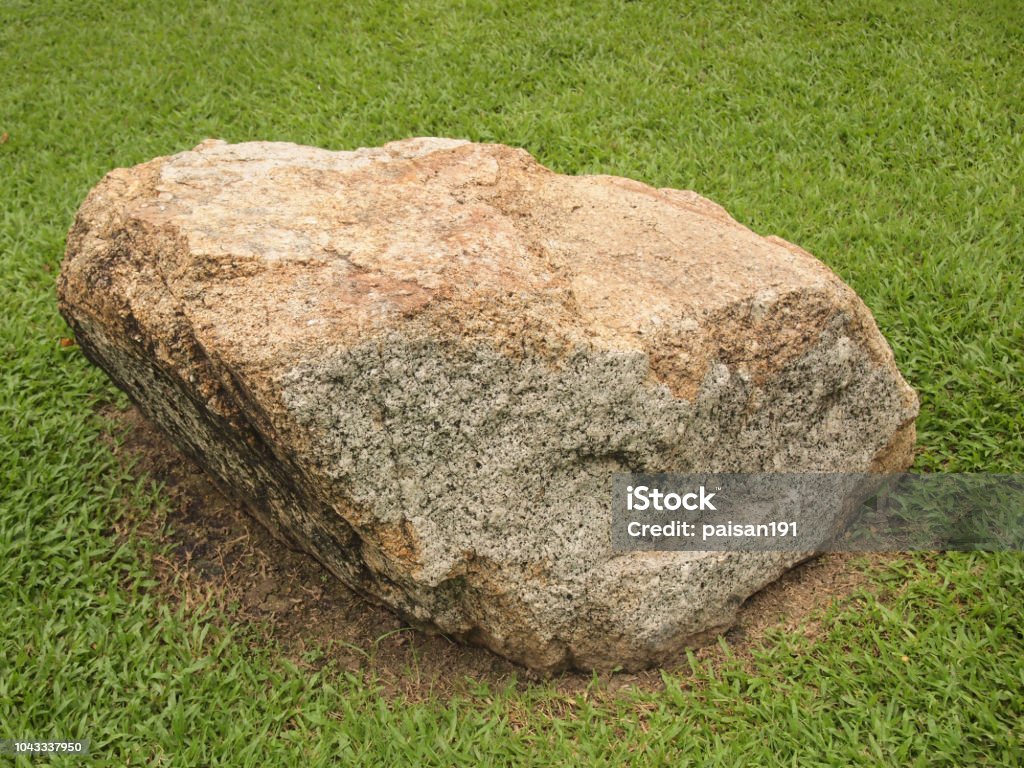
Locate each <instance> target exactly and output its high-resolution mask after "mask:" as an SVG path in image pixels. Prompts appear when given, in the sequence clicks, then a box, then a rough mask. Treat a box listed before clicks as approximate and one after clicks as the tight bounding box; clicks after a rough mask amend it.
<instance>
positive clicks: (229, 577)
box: [103, 407, 897, 700]
mask: <svg viewBox="0 0 1024 768" xmlns="http://www.w3.org/2000/svg"><path fill="white" fill-rule="evenodd" d="M103 415H104V416H105V417H106V418H108V419H111V420H112V421H113V423H114V425H115V427H114V429H112V430H111V431H110V433H109V439H110V443H111V446H112V450H113V451H114V452H115V454H116V455H117V456H118V458H119V460H120V461H121V462H122V464H123V465H124V466H126V467H129V468H130V470H131V472H132V474H133V475H134V476H135V477H137V478H148V479H150V480H151V481H153V482H154V483H156V484H158V485H159V486H161V487H162V489H163V492H164V493H165V494H166V496H167V497H168V499H169V501H170V504H169V506H168V507H167V508H166V509H161V508H156V507H154V508H152V509H150V510H141V511H140V514H141V515H142V517H141V518H136V519H133V524H132V526H131V528H132V531H133V532H134V535H136V536H141V537H143V538H144V539H146V540H148V541H150V542H151V543H153V544H154V545H156V546H155V549H156V551H157V552H158V554H156V555H154V559H153V567H154V577H155V579H156V581H157V585H158V586H157V587H156V590H157V592H158V594H160V595H161V596H162V597H163V598H164V599H166V600H168V602H171V603H174V604H178V603H180V602H185V603H186V604H195V603H196V602H202V603H210V602H213V603H215V604H217V605H218V606H220V607H222V608H223V609H224V611H225V613H226V615H227V616H228V617H229V619H230V621H231V622H232V623H233V624H234V626H235V629H236V630H241V631H242V634H243V635H244V636H246V637H248V638H249V641H250V642H252V643H255V644H268V643H272V644H276V645H277V646H278V647H279V648H280V649H281V650H282V651H283V652H284V653H285V654H286V655H287V656H288V657H289V658H291V659H292V660H293V661H295V662H297V663H299V664H300V666H307V667H309V666H311V665H312V666H316V667H322V666H324V665H326V664H332V665H334V666H336V667H337V668H340V669H343V670H345V671H348V672H351V673H354V674H357V675H363V676H367V677H372V678H373V679H375V680H376V681H377V682H378V683H379V684H380V685H381V686H382V687H383V689H384V690H385V691H386V692H387V693H389V694H392V695H395V696H402V697H405V698H407V699H411V700H422V699H426V698H429V697H432V696H441V697H449V696H452V695H457V694H460V693H465V692H467V691H468V690H469V689H471V688H472V687H473V686H475V685H476V684H478V683H485V684H488V685H490V686H491V687H502V686H505V685H508V684H514V685H516V686H519V687H522V686H530V685H535V684H539V683H543V684H547V685H554V686H555V687H556V688H557V689H558V690H559V691H561V692H564V693H566V694H569V695H571V694H575V693H579V692H582V691H584V690H592V688H593V684H594V676H593V675H590V674H586V673H582V672H565V673H562V674H560V675H558V676H557V677H555V678H550V679H548V678H545V677H544V676H542V675H539V674H537V673H535V672H532V671H531V670H529V669H526V668H524V667H521V666H519V665H517V664H515V663H513V662H511V661H509V660H507V659H505V658H502V657H501V656H498V655H497V654H494V653H492V652H490V651H488V650H485V649H483V648H480V647H475V646H467V645H463V644H460V643H456V642H454V641H452V640H449V639H448V638H446V637H444V636H443V635H437V634H428V633H425V632H422V631H420V630H418V629H415V628H413V627H410V626H408V625H407V624H405V623H404V622H403V621H402V620H401V619H400V618H399V617H398V616H397V615H396V614H394V613H393V612H392V611H391V610H389V609H388V608H385V607H383V606H380V605H376V604H374V603H372V602H370V601H368V600H367V599H365V598H364V597H363V596H361V595H359V594H357V593H356V592H354V591H353V590H351V589H350V588H348V587H347V586H346V585H345V584H343V583H342V582H340V581H339V580H338V579H337V578H335V577H334V576H333V575H332V574H330V573H329V572H328V571H327V570H326V569H325V568H324V567H323V566H322V565H320V563H318V562H317V561H316V560H315V559H314V558H313V557H312V556H310V555H308V554H305V553H303V552H300V551H296V550H294V549H291V548H289V547H287V546H286V545H284V544H282V543H281V542H280V541H278V540H277V539H276V538H274V537H273V536H272V535H271V534H270V532H269V531H268V530H267V529H266V528H265V527H264V526H263V525H261V524H260V523H259V522H257V521H256V520H255V519H254V518H253V517H251V516H250V515H249V514H248V513H247V512H246V509H245V506H244V505H243V504H241V503H239V502H237V501H235V500H232V499H230V498H228V497H227V496H225V495H224V494H223V493H222V492H221V490H220V489H219V488H218V487H217V486H216V485H215V484H214V483H213V481H212V479H211V478H210V477H209V476H208V475H207V474H206V473H205V472H203V470H202V469H200V468H199V467H198V466H197V465H196V464H195V463H194V462H192V461H191V460H190V459H188V458H187V457H186V456H184V455H183V454H182V453H181V452H180V451H178V449H177V448H175V447H174V445H173V444H172V443H171V442H170V441H169V440H168V439H167V438H166V437H165V436H164V435H163V434H162V433H161V432H160V430H159V429H158V428H157V427H156V426H154V425H153V424H152V423H151V422H149V421H148V420H147V419H146V418H145V417H144V416H142V414H141V413H140V412H139V411H138V410H137V409H136V408H134V407H131V408H128V409H126V410H120V409H113V408H110V409H107V410H106V411H105V412H104V413H103ZM121 535H128V533H127V531H125V530H121ZM896 557H897V555H893V554H883V553H875V554H871V555H870V556H865V555H860V554H849V553H829V554H826V555H823V556H821V557H819V558H817V559H815V560H811V561H808V562H805V563H803V564H802V565H799V566H797V567H796V568H794V569H792V570H791V571H789V572H788V573H786V574H785V575H784V576H783V577H782V578H780V579H779V580H777V581H776V582H774V583H772V584H770V585H769V586H768V587H766V588H765V589H763V590H761V591H760V592H758V593H756V594H755V595H753V596H752V597H751V598H750V599H749V600H747V602H746V603H745V604H744V605H743V607H742V608H741V610H740V613H739V617H738V620H737V622H736V624H735V625H734V626H733V627H732V628H731V629H729V630H728V631H727V632H726V633H725V635H724V639H725V641H726V644H727V645H728V648H729V653H730V654H731V655H733V656H741V657H742V656H745V655H748V654H749V653H750V651H751V650H752V649H753V648H755V647H756V646H757V645H758V644H760V643H763V642H764V641H765V635H766V633H767V632H768V631H769V630H771V629H775V628H782V629H784V630H786V631H803V632H804V633H805V634H808V635H809V636H813V635H814V633H815V632H816V631H817V628H816V623H815V622H814V621H813V616H814V614H816V613H817V612H818V611H820V610H822V609H824V608H826V607H827V606H828V605H829V604H830V603H832V602H833V601H836V600H842V599H843V598H846V597H849V596H850V595H852V594H854V593H855V592H856V591H858V590H859V589H861V588H862V587H864V586H866V585H867V584H868V583H869V580H870V571H871V570H872V569H873V568H874V567H877V566H880V565H882V564H884V563H885V562H887V561H889V560H892V559H895V558H896ZM865 559H867V563H866V566H867V567H863V566H864V562H863V561H865ZM858 562H860V565H858ZM311 652H312V654H311ZM696 655H697V658H698V660H700V661H702V662H708V663H712V664H714V663H716V662H719V661H721V660H723V659H724V652H723V650H722V649H721V647H720V646H719V645H710V646H707V647H705V648H702V649H699V650H698V651H697V652H696ZM310 658H315V659H316V661H315V662H310V661H309V659H310ZM664 669H667V670H668V671H670V672H682V673H683V674H686V673H687V672H688V670H689V665H688V662H687V658H686V653H685V649H682V648H681V649H680V653H679V658H678V660H677V662H676V663H674V664H669V665H666V666H665V667H664ZM598 682H599V688H600V689H601V690H603V691H605V692H608V693H614V692H615V691H618V690H621V689H623V688H627V687H637V688H641V689H645V690H657V689H660V688H661V687H662V678H661V670H658V669H652V670H647V671H644V672H639V673H605V674H601V675H598Z"/></svg>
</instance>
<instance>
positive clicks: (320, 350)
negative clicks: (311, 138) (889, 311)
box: [59, 138, 917, 670]
mask: <svg viewBox="0 0 1024 768" xmlns="http://www.w3.org/2000/svg"><path fill="white" fill-rule="evenodd" d="M59 295H60V308H61V312H62V313H63V314H64V316H65V318H66V319H67V321H68V322H69V324H70V325H71V327H72V328H73V330H74V332H75V335H76V337H77V339H78V341H79V343H80V344H81V347H82V350H83V351H84V352H85V354H86V355H87V356H88V358H89V359H90V360H92V361H93V362H95V363H96V364H97V365H99V366H101V367H102V368H103V369H104V370H105V371H106V372H107V373H108V374H109V375H110V376H111V378H112V379H113V380H114V381H115V382H116V383H117V384H118V385H119V386H120V387H121V388H123V389H124V390H125V391H126V392H127V393H128V394H129V395H130V396H131V397H132V399H133V400H134V401H135V402H136V403H137V404H138V405H139V407H140V408H141V409H142V410H143V411H144V412H145V413H146V414H147V415H148V416H149V417H150V418H152V420H154V421H155V422H156V423H157V424H159V425H160V426H161V427H162V428H163V429H164V430H166V431H167V433H168V434H169V435H170V436H171V438H173V440H174V441H175V442H176V443H177V444H178V445H179V446H180V447H181V448H182V449H184V450H185V451H186V452H187V453H188V454H189V455H190V456H192V457H193V458H194V459H196V460H197V461H198V462H200V463H201V464H202V465H203V466H204V467H205V468H206V469H207V470H208V471H209V472H211V473H212V475H213V476H215V477H216V478H217V479H218V480H219V481H220V483H221V484H222V485H223V486H224V487H225V488H226V489H227V490H229V491H231V492H233V493H234V494H236V495H237V496H239V497H241V498H242V499H244V500H245V501H247V502H248V504H249V506H250V509H251V510H252V512H253V513H254V514H255V515H256V516H257V517H258V518H259V519H260V520H261V521H262V522H263V523H265V524H266V525H267V526H268V527H269V528H270V529H271V530H273V531H274V532H275V533H276V535H278V536H279V537H280V538H281V539H283V540H284V541H286V542H288V543H289V544H290V545H292V546H294V547H298V548H301V549H303V550H306V551H308V552H310V553H312V554H313V555H315V556H316V557H317V558H318V559H319V560H321V561H322V562H323V563H324V565H325V566H327V567H328V568H329V569H330V570H331V571H332V572H333V573H335V574H336V575H337V576H338V578H340V579H342V580H344V581H345V582H347V583H348V584H349V585H350V586H352V587H354V588H356V589H358V590H359V591H361V592H362V593H364V594H365V595H366V596H367V597H369V598H371V599H373V600H378V601H381V602H383V603H385V604H387V605H389V606H391V607H393V608H394V609H395V610H396V611H398V612H400V614H401V615H402V616H404V617H405V618H406V619H407V620H408V621H410V622H413V623H414V624H416V625H418V626H422V627H427V628H434V629H437V630H440V631H442V632H444V633H446V634H448V635H451V636H453V637H456V638H460V639H463V640H466V641H469V642H474V643H479V644H482V645H485V646H487V647H488V648H491V649H493V650H494V651H496V652H498V653H500V654H503V655H505V656H507V657H509V658H512V659H514V660H516V661H519V662H521V663H523V664H525V665H527V666H529V667H532V668H535V669H540V670H556V669H561V668H565V667H578V668H583V669H592V668H598V669H600V668H611V667H615V666H619V667H623V668H627V669H635V668H640V667H643V666H648V665H652V664H657V663H659V662H664V661H666V660H668V659H670V658H672V657H673V656H676V655H677V654H678V653H679V652H680V650H681V649H682V648H684V647H686V646H688V645H695V644H699V643H702V642H706V641H707V640H709V639H711V638H713V637H714V635H715V634H716V633H718V632H720V631H722V630H723V629H724V628H726V627H728V625H729V624H730V622H732V621H733V619H734V616H735V613H736V610H737V608H738V606H739V605H740V604H741V603H742V601H743V600H745V599H746V598H747V597H748V596H749V595H751V594H752V593H753V592H755V591H757V590H759V589H761V588H762V587H764V586H765V585H766V584H768V583H769V582H771V581H772V580H774V579H776V578H777V577H778V576H779V575H781V574H782V573H783V572H784V571H785V570H786V569H787V568H789V567H791V566H792V565H794V564H795V563H796V562H797V561H798V560H799V559H801V557H804V555H800V554H795V553H792V552H788V553H787V552H698V553H692V552H691V553H687V552H629V553H621V552H614V551H613V550H612V548H611V544H610V522H611V511H610V510H611V498H610V488H611V482H610V478H611V476H612V474H613V473H615V472H621V471H632V472H668V471H703V470H715V471H723V472H726V471H758V470H773V471H793V472H797V471H810V472H819V471H821V472H832V471H849V472H864V471H872V472H876V471H898V470H900V469H903V468H904V467H906V466H907V465H908V464H909V462H910V461H911V457H912V450H913V443H914V426H913V424H914V417H915V415H916V413H917V400H916V397H915V395H914V393H913V391H912V390H911V389H910V388H909V387H908V386H907V384H906V383H905V382H904V380H903V379H902V378H901V377H900V374H899V372H898V371H897V369H896V367H895V365H894V362H893V356H892V353H891V351H890V349H889V347H888V345H887V344H886V342H885V340H884V339H883V338H882V336H881V334H880V333H879V331H878V328H877V327H876V325H875V323H874V321H873V319H872V317H871V314H870V313H869V311H868V310H867V308H866V307H865V306H864V304H863V303H862V302H861V301H860V300H859V299H858V297H857V296H856V295H855V294H854V292H853V291H852V290H850V288H848V287H847V286H846V285H844V284H843V283H842V282H841V281H840V280H839V278H837V277H836V276H835V275H834V274H833V273H832V272H831V271H830V270H829V269H828V268H826V267H825V266H824V265H823V264H822V263H821V262H819V261H817V260H816V259H815V258H813V257H812V256H811V255H810V254H808V253H806V252H805V251H803V250H801V249H800V248H798V247H796V246H794V245H791V244H790V243H787V242H785V241H783V240H781V239H778V238H775V237H761V236H759V235H757V234H755V233H753V232H751V231H750V230H749V229H747V228H746V227H744V226H742V225H740V224H738V223H736V222H735V221H734V220H733V219H732V218H730V216H729V215H728V214H727V213H726V212H725V210H723V209H722V208H721V207H719V206H718V205H716V204H715V203H713V202H711V201H709V200H706V199H704V198H702V197H700V196H699V195H697V194H695V193H693V192H684V191H678V190H673V189H654V188H652V187H649V186H647V185H645V184H641V183H638V182H635V181H630V180H628V179H623V178H616V177H612V176H563V175H560V174H557V173H553V172H551V171H549V170H547V169H545V168H544V167H542V166H541V165H539V164H538V163H537V162H536V161H535V160H534V159H533V158H532V157H531V156H530V155H529V154H527V153H526V152H524V151H522V150H519V149H513V148H510V147H506V146H501V145H492V144H473V143H468V142H465V141H455V140H449V139H434V138H420V139H409V140H406V141H399V142H395V143H392V144H388V145H386V146H384V147H380V148H376V149H360V150H357V151H354V152H331V151H327V150H322V149H314V148H311V147H303V146H297V145H294V144H284V143H262V142H259V143H247V144H225V143H223V142H219V141H207V142H204V143H203V144H201V145H199V146H198V147H196V148H195V149H194V150H192V151H189V152H183V153H181V154H178V155H174V156H173V157H163V158H158V159H156V160H153V161H151V162H148V163H144V164H142V165H139V166H136V167H134V168H130V169H120V170H116V171H113V172H111V173H110V174H108V175H107V177H106V178H105V179H104V180H103V181H102V182H101V183H100V184H99V185H98V186H97V187H96V188H95V189H93V190H92V192H91V193H90V194H89V196H88V197H87V198H86V200H85V202H84V203H83V204H82V207H81V210H80V211H79V213H78V216H77V219H76V221H75V224H74V226H73V228H72V229H71V232H70V234H69V237H68V248H67V255H66V257H65V260H64V264H63V269H62V274H61V276H60V281H59Z"/></svg>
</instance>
